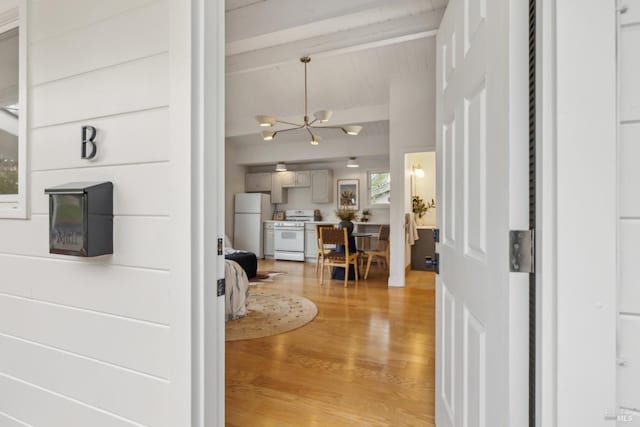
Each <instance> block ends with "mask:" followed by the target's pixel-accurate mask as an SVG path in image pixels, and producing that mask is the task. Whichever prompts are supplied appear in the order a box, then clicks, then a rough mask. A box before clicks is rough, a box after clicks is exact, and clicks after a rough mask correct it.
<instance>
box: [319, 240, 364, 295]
mask: <svg viewBox="0 0 640 427" xmlns="http://www.w3.org/2000/svg"><path fill="white" fill-rule="evenodd" d="M320 244H321V246H322V249H323V250H328V252H326V253H325V254H324V255H323V257H322V265H321V266H320V283H324V267H325V266H326V267H327V270H328V271H329V272H330V271H331V268H332V267H341V268H344V287H345V288H346V287H347V282H348V281H349V266H350V265H353V268H354V270H355V278H356V279H355V282H356V286H358V253H357V252H355V253H350V252H349V235H348V233H347V229H346V228H321V229H320ZM334 245H335V246H336V247H337V246H338V245H340V246H341V247H343V248H344V252H338V251H337V250H336V248H335V247H334V248H333V249H332V248H331V247H332V246H334Z"/></svg>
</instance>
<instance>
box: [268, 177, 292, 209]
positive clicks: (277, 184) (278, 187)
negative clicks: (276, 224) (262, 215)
mask: <svg viewBox="0 0 640 427" xmlns="http://www.w3.org/2000/svg"><path fill="white" fill-rule="evenodd" d="M288 173H291V172H274V173H272V174H271V203H276V204H280V203H287V190H286V189H284V188H283V186H282V183H283V180H284V178H285V176H286V174H288Z"/></svg>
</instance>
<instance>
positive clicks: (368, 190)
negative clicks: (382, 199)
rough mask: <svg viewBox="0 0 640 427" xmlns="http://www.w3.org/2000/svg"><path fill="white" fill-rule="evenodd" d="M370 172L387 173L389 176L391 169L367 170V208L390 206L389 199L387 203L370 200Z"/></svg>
mask: <svg viewBox="0 0 640 427" xmlns="http://www.w3.org/2000/svg"><path fill="white" fill-rule="evenodd" d="M372 173H388V174H389V176H391V170H389V169H370V170H367V202H368V203H369V208H372V209H376V208H389V207H390V206H391V200H389V203H373V202H372V201H371V174H372Z"/></svg>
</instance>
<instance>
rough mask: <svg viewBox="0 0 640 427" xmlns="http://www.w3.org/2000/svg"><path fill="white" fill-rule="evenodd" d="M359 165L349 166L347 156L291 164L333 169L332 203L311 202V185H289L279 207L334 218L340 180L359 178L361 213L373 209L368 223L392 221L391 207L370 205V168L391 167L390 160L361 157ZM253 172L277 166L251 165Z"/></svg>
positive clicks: (301, 166)
mask: <svg viewBox="0 0 640 427" xmlns="http://www.w3.org/2000/svg"><path fill="white" fill-rule="evenodd" d="M358 162H359V164H360V167H359V168H347V167H346V163H347V159H346V158H345V159H344V160H340V161H335V162H324V163H309V164H304V165H303V164H295V165H289V166H288V167H287V168H288V169H289V170H311V169H331V170H333V182H332V184H331V185H332V189H333V200H332V202H331V203H312V202H311V188H289V189H288V190H286V191H287V192H288V198H287V203H283V204H279V205H278V210H286V209H320V212H321V213H322V217H323V219H324V220H329V221H331V220H335V219H337V217H336V216H335V211H336V209H337V207H338V205H337V192H338V184H337V181H338V180H339V179H358V180H360V213H362V210H363V209H369V210H371V214H372V215H371V217H370V219H369V222H372V223H385V224H388V223H389V208H384V207H382V208H370V207H369V197H368V191H367V190H368V188H367V186H368V183H367V171H372V170H389V161H388V159H386V158H362V159H358ZM248 170H249V171H252V172H263V171H267V172H271V171H273V170H274V166H273V165H272V166H265V167H251V168H248Z"/></svg>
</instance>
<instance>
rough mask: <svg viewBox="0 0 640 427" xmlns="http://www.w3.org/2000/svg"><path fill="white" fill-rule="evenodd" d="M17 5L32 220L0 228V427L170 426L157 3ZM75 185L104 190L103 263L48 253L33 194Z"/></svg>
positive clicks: (161, 16) (166, 202)
mask: <svg viewBox="0 0 640 427" xmlns="http://www.w3.org/2000/svg"><path fill="white" fill-rule="evenodd" d="M28 7H29V12H28V16H29V19H28V28H29V30H28V31H29V33H28V34H29V42H30V43H29V63H30V67H29V76H30V77H29V93H30V108H31V114H30V122H29V128H30V132H29V133H30V170H29V177H30V185H29V194H28V196H29V200H30V205H31V211H32V215H31V218H30V219H29V220H0V425H2V426H4V425H9V426H14V425H17V426H23V425H34V426H64V427H69V426H91V427H99V426H133V425H135V426H138V425H152V426H170V427H175V426H174V425H172V422H171V421H170V420H171V419H175V418H173V416H174V415H172V414H171V413H170V411H172V410H173V409H172V408H175V407H176V406H177V404H176V402H175V401H174V400H172V399H173V396H175V391H174V390H172V383H173V380H174V378H172V375H176V373H175V372H174V370H173V369H172V366H173V365H172V364H173V363H174V362H175V360H174V357H175V354H176V351H175V349H174V348H173V346H174V343H175V342H176V338H175V333H176V332H175V331H174V330H172V329H173V325H172V321H175V320H174V319H175V318H176V316H175V313H174V312H173V311H172V310H173V307H172V305H173V300H172V293H171V290H172V289H171V283H170V278H171V277H172V276H171V268H170V267H171V264H170V262H171V258H172V253H171V248H172V246H173V245H174V244H175V242H172V241H170V239H169V237H168V236H170V235H171V233H168V232H167V230H168V229H170V226H171V218H170V216H169V212H170V203H171V198H169V197H168V195H167V190H168V188H170V183H169V180H170V179H171V171H172V170H173V169H171V168H170V165H171V163H170V160H171V158H170V153H171V152H172V151H171V147H170V129H169V127H170V120H169V100H170V82H169V68H170V67H169V33H170V32H169V4H168V0H108V1H104V0H56V1H51V0H29V2H28ZM82 125H93V126H95V127H96V128H97V129H98V138H97V140H98V144H99V155H98V158H97V159H96V160H95V161H92V162H89V161H86V160H81V159H80V157H79V154H80V127H81V126H82ZM185 144H188V143H187V142H185ZM185 149H188V146H187V145H185ZM85 180H90V181H95V180H110V181H112V182H113V183H114V196H115V198H114V214H115V220H114V255H113V256H106V257H100V258H97V259H87V260H84V259H78V258H72V257H64V256H55V255H50V254H49V253H48V216H47V211H48V205H47V198H46V196H45V195H44V188H46V187H50V186H55V185H57V184H62V183H64V182H72V181H85ZM185 191H188V189H185ZM174 234H175V233H174ZM185 286H188V284H186V283H185ZM186 351H187V350H186V349H185V352H186Z"/></svg>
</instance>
